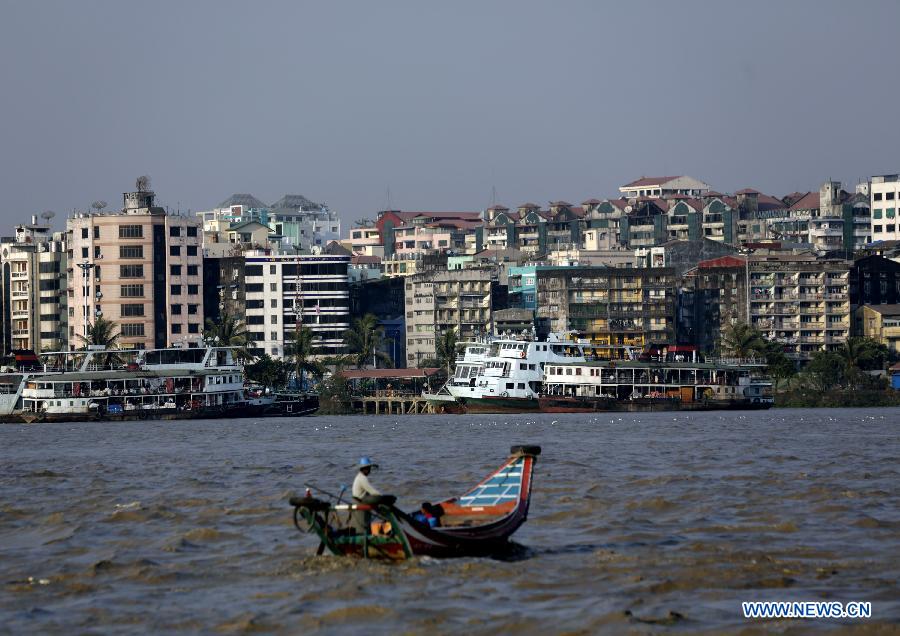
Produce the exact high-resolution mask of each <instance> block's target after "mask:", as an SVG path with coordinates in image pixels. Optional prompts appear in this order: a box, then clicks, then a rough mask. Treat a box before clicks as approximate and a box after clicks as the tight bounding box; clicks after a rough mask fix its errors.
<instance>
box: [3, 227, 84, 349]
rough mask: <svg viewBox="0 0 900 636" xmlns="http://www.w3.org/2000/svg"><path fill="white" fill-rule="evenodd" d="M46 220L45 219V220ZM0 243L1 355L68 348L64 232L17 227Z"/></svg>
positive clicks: (48, 228)
mask: <svg viewBox="0 0 900 636" xmlns="http://www.w3.org/2000/svg"><path fill="white" fill-rule="evenodd" d="M47 220H49V218H48V219H47ZM15 229H16V233H15V235H14V236H11V237H4V238H3V239H2V241H0V264H2V271H3V277H2V294H3V303H2V305H3V318H2V320H3V325H2V326H3V329H2V333H3V341H2V353H3V355H7V354H9V352H10V351H12V350H13V349H31V350H34V351H59V350H62V349H65V348H66V346H67V328H66V318H67V311H66V283H65V274H66V242H65V234H64V233H61V232H56V233H51V231H50V227H49V226H48V225H46V224H40V223H38V220H37V217H36V216H33V217H32V218H31V223H23V224H20V225H17V226H16V228H15Z"/></svg>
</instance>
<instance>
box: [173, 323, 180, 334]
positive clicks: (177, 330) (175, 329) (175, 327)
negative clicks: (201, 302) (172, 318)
mask: <svg viewBox="0 0 900 636" xmlns="http://www.w3.org/2000/svg"><path fill="white" fill-rule="evenodd" d="M172 333H181V323H180V322H173V323H172Z"/></svg>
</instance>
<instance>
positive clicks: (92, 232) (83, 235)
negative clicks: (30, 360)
mask: <svg viewBox="0 0 900 636" xmlns="http://www.w3.org/2000/svg"><path fill="white" fill-rule="evenodd" d="M123 198H124V207H123V208H122V211H121V212H118V213H113V214H104V213H90V214H89V213H79V214H76V215H75V216H73V217H71V218H69V219H67V221H66V230H67V233H68V239H67V242H68V248H69V249H68V267H67V273H68V326H69V344H70V346H74V347H77V346H80V340H79V339H78V338H77V336H76V334H82V335H83V334H85V333H87V327H88V324H90V323H93V322H94V320H96V319H97V318H98V317H100V316H102V317H104V318H106V319H107V320H111V321H113V322H115V323H116V324H117V325H118V329H119V331H118V333H119V347H120V348H129V349H145V348H148V349H149V348H163V347H197V346H200V344H201V342H202V337H203V272H202V271H201V270H202V267H203V254H202V249H201V243H202V234H203V233H202V227H201V224H200V221H199V219H197V217H195V216H183V215H180V214H168V213H167V212H166V211H165V210H164V209H163V208H161V207H158V206H156V205H155V203H154V200H155V194H154V193H153V192H151V191H149V190H139V191H137V192H126V193H125V194H124V195H123Z"/></svg>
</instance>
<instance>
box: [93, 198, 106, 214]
mask: <svg viewBox="0 0 900 636" xmlns="http://www.w3.org/2000/svg"><path fill="white" fill-rule="evenodd" d="M106 205H107V203H106V201H94V202H93V203H91V207H92V208H94V209H95V210H97V213H98V214H99V213H101V212H103V208H105V207H106Z"/></svg>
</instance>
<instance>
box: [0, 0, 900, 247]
mask: <svg viewBox="0 0 900 636" xmlns="http://www.w3.org/2000/svg"><path fill="white" fill-rule="evenodd" d="M898 44H900V2H897V1H896V0H893V1H877V0H871V1H867V2H862V3H853V2H849V1H844V2H831V1H799V0H795V1H790V2H783V1H775V0H758V1H754V2H747V1H741V2H730V1H727V0H722V1H713V0H708V1H705V2H693V1H688V0H680V1H679V2H670V1H662V2H646V1H631V0H630V1H629V2H615V3H613V2H608V3H601V2H596V1H589V2H574V1H572V2H567V1H560V2H552V3H551V2H531V1H526V0H521V1H517V2H501V1H496V2H483V1H481V2H468V1H465V0H461V1H457V2H450V3H447V2H445V3H437V2H421V1H411V2H393V1H389V0H385V1H383V2H371V1H367V2H301V1H298V0H286V1H284V2H281V1H266V0H259V1H254V2H225V1H222V2H201V1H200V0H192V1H189V2H183V1H179V2H170V1H154V2H140V3H139V2H130V1H127V0H110V1H93V0H81V1H79V2H71V1H60V2H51V1H49V0H35V1H33V2H20V1H14V0H0V91H2V92H0V233H3V234H8V233H9V232H10V231H11V228H12V224H13V223H16V222H19V221H24V220H27V218H28V217H29V215H31V214H36V213H41V212H43V211H45V210H53V211H55V212H56V213H57V217H58V218H57V220H56V221H55V223H56V224H61V221H60V219H62V218H64V217H65V216H66V215H67V214H70V213H71V212H72V211H73V210H75V209H78V210H87V209H88V208H89V207H90V205H91V203H92V202H93V201H96V200H103V201H106V202H108V203H109V204H110V207H111V208H118V207H121V202H122V199H121V195H122V192H125V191H127V190H132V189H133V187H134V180H135V177H137V176H139V175H143V174H147V175H150V176H151V178H152V185H153V189H154V190H155V191H156V193H157V201H158V203H159V204H161V205H165V206H169V207H170V208H171V209H181V210H182V211H186V210H189V209H190V210H193V211H197V210H204V209H210V208H212V207H215V206H216V205H217V204H218V203H219V202H220V201H222V200H223V199H225V198H227V197H228V196H229V195H231V194H232V193H237V192H240V193H245V192H246V193H252V194H254V195H255V196H257V197H258V198H260V199H262V200H263V201H265V202H267V203H272V202H274V201H275V200H277V199H278V198H280V197H281V196H282V195H283V194H288V193H290V194H303V195H305V196H307V197H308V198H310V199H312V200H314V201H321V202H325V203H327V204H328V205H329V207H331V208H332V209H333V210H336V211H337V212H338V213H339V214H340V215H341V217H342V218H343V219H344V220H345V221H347V222H349V221H353V220H355V219H359V218H372V217H374V215H375V213H376V211H377V210H380V209H385V208H386V207H388V206H390V207H392V208H394V209H404V210H433V211H438V210H457V211H458V210H481V209H484V208H485V207H487V206H489V205H490V204H491V203H492V202H496V203H503V204H505V205H507V206H510V207H513V206H515V205H517V204H519V203H522V202H525V201H534V202H537V203H546V202H547V201H551V200H559V199H565V200H567V201H570V202H573V203H579V202H581V201H582V200H584V199H587V198H590V197H598V198H604V197H611V196H616V195H617V194H618V187H619V186H620V185H623V184H624V183H627V182H628V181H631V180H633V179H636V178H639V177H641V176H645V175H646V176H661V175H678V174H688V175H691V176H694V177H697V178H699V179H702V180H704V181H706V182H707V183H709V184H710V185H711V186H712V187H713V188H714V189H716V190H719V191H723V192H729V191H734V190H737V189H740V188H743V187H755V188H757V189H759V190H762V191H764V192H766V193H769V194H773V195H775V196H783V195H785V194H787V193H789V192H793V191H798V190H801V191H803V190H812V189H817V188H818V187H819V185H820V184H821V183H822V182H823V181H825V180H827V179H838V180H842V181H843V182H844V183H845V184H846V185H847V186H850V187H852V185H854V184H855V183H857V182H858V181H860V180H865V179H866V178H867V177H868V176H870V175H873V174H889V173H897V172H900V119H898V114H900V70H898V69H900V66H898V61H900V46H898Z"/></svg>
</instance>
